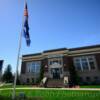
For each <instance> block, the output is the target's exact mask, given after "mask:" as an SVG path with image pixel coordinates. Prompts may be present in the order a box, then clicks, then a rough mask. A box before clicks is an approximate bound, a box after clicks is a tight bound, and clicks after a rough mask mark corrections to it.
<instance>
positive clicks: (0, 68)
mask: <svg viewBox="0 0 100 100" xmlns="http://www.w3.org/2000/svg"><path fill="white" fill-rule="evenodd" d="M2 66H3V60H0V71H1V70H2Z"/></svg>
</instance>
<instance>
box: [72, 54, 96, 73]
mask: <svg viewBox="0 0 100 100" xmlns="http://www.w3.org/2000/svg"><path fill="white" fill-rule="evenodd" d="M74 65H75V68H76V70H79V71H80V70H82V71H84V70H94V69H95V68H96V62H95V59H94V56H81V57H75V58H74Z"/></svg>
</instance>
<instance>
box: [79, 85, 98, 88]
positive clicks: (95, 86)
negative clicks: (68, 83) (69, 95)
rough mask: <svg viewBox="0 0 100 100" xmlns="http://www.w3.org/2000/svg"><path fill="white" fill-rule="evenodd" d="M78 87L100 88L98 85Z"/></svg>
mask: <svg viewBox="0 0 100 100" xmlns="http://www.w3.org/2000/svg"><path fill="white" fill-rule="evenodd" d="M80 88H100V85H86V86H80Z"/></svg>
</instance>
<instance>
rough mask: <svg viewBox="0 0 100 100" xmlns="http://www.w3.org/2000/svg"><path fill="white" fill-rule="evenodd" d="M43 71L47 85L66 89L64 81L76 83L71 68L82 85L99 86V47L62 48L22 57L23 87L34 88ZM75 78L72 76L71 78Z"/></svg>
mask: <svg viewBox="0 0 100 100" xmlns="http://www.w3.org/2000/svg"><path fill="white" fill-rule="evenodd" d="M41 67H42V70H43V77H46V78H47V79H48V82H47V85H48V86H49V85H51V87H52V85H53V86H54V85H56V84H60V83H61V84H60V85H62V86H63V85H64V77H67V78H68V82H70V81H73V80H72V79H71V76H75V75H74V73H72V72H71V70H70V69H71V67H72V68H73V69H74V71H75V72H76V73H77V78H78V79H79V84H100V45H94V46H86V47H79V48H71V49H67V48H60V49H53V50H47V51H43V52H42V53H36V54H28V55H23V56H22V66H21V83H22V84H28V83H29V84H34V82H36V81H37V80H38V79H40V73H41ZM71 74H72V75H71Z"/></svg>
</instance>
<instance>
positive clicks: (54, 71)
mask: <svg viewBox="0 0 100 100" xmlns="http://www.w3.org/2000/svg"><path fill="white" fill-rule="evenodd" d="M52 75H53V79H60V69H59V68H52Z"/></svg>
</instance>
